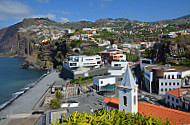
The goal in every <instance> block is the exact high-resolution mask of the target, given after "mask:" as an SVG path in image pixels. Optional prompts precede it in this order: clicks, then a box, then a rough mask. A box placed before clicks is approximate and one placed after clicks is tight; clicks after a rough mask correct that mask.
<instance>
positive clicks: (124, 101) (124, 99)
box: [123, 96, 127, 106]
mask: <svg viewBox="0 0 190 125" xmlns="http://www.w3.org/2000/svg"><path fill="white" fill-rule="evenodd" d="M123 105H125V106H127V97H126V96H123Z"/></svg>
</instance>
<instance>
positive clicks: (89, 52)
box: [83, 47, 104, 55]
mask: <svg viewBox="0 0 190 125" xmlns="http://www.w3.org/2000/svg"><path fill="white" fill-rule="evenodd" d="M101 51H104V48H95V47H94V48H91V49H85V50H83V52H84V54H87V55H96V54H98V53H99V52H101Z"/></svg>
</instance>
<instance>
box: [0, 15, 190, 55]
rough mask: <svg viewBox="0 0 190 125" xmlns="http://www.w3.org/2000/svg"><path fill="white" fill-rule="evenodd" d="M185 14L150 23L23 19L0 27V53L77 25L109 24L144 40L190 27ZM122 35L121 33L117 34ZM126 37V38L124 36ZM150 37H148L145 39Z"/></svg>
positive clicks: (31, 48) (31, 46)
mask: <svg viewBox="0 0 190 125" xmlns="http://www.w3.org/2000/svg"><path fill="white" fill-rule="evenodd" d="M189 17H190V16H189V15H186V16H183V17H180V18H177V19H173V20H164V21H157V22H154V23H147V22H142V21H137V20H133V21H131V20H128V19H124V18H118V19H112V18H106V19H99V20H96V21H78V22H67V23H61V22H55V21H52V20H50V19H48V18H28V19H24V20H23V21H22V22H19V23H17V24H15V25H12V26H9V27H7V28H4V29H1V30H0V55H6V56H11V55H17V56H20V57H25V56H26V55H30V54H31V53H33V52H35V48H36V46H37V45H39V44H40V43H41V42H42V40H44V39H47V40H50V39H52V38H55V39H56V38H58V37H60V36H63V35H64V34H65V32H64V30H65V29H67V28H73V29H79V30H81V29H82V28H86V27H94V28H102V27H111V28H113V29H115V30H116V31H121V32H123V31H126V33H130V32H131V33H132V34H131V33H130V34H127V35H125V36H124V37H125V38H129V39H128V41H133V40H135V41H138V40H142V41H143V40H146V38H151V39H153V40H154V37H156V36H157V34H159V33H161V32H163V33H167V32H169V31H176V30H180V29H184V28H190V25H189ZM164 24H167V25H168V26H167V27H165V28H164V29H163V28H160V29H158V30H155V31H153V32H152V33H151V32H150V31H148V30H147V29H148V28H149V29H150V28H154V27H155V26H157V25H159V26H163V25H164ZM121 38H122V37H121ZM126 40H127V39H126ZM148 40H150V39H148Z"/></svg>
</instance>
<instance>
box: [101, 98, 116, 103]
mask: <svg viewBox="0 0 190 125" xmlns="http://www.w3.org/2000/svg"><path fill="white" fill-rule="evenodd" d="M102 102H105V103H109V102H111V103H115V104H119V98H104V100H103V101H102Z"/></svg>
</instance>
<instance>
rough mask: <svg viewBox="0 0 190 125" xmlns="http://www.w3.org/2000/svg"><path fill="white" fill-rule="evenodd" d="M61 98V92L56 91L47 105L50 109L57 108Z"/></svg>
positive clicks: (59, 105)
mask: <svg viewBox="0 0 190 125" xmlns="http://www.w3.org/2000/svg"><path fill="white" fill-rule="evenodd" d="M62 98H63V95H62V93H61V92H59V91H56V92H55V98H53V99H51V100H50V103H49V106H50V108H51V109H58V108H60V107H61V99H62Z"/></svg>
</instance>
